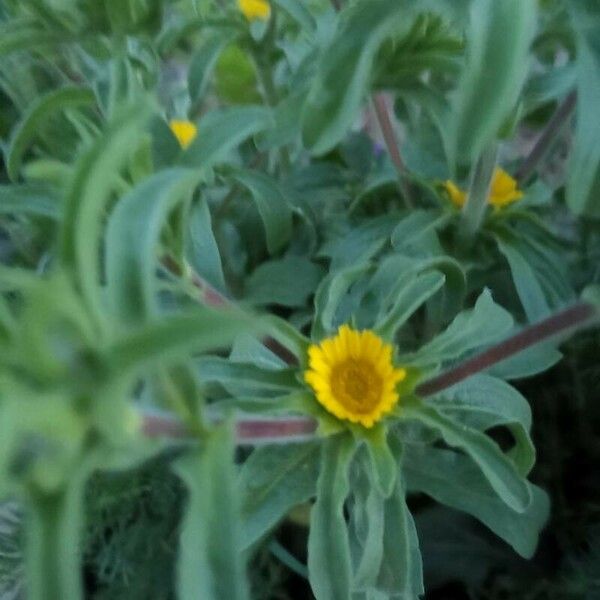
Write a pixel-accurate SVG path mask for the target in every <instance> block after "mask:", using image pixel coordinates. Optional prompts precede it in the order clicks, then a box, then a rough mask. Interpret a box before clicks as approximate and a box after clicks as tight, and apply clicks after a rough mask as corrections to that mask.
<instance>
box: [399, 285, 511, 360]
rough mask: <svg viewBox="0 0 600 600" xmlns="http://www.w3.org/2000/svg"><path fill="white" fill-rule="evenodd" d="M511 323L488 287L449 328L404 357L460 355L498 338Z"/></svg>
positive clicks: (434, 357) (427, 357)
mask: <svg viewBox="0 0 600 600" xmlns="http://www.w3.org/2000/svg"><path fill="white" fill-rule="evenodd" d="M512 326H513V319H512V317H511V316H510V313H508V312H507V311H506V310H504V309H503V308H502V307H501V306H500V305H498V304H496V303H495V302H494V301H493V299H492V295H491V294H490V292H489V290H487V289H486V290H484V291H483V292H482V293H481V295H480V296H479V298H478V299H477V302H476V303H475V306H474V307H473V308H472V309H471V310H465V311H463V312H461V313H460V314H459V315H458V316H457V317H456V318H455V319H454V321H452V323H450V325H449V326H448V327H447V329H446V330H444V331H443V332H442V333H440V334H439V335H438V336H437V337H435V338H434V339H433V340H431V342H429V343H427V344H425V345H424V346H421V348H420V349H419V350H418V351H417V352H415V353H414V354H410V355H407V356H406V357H404V358H403V361H407V362H414V363H416V364H419V365H431V364H435V363H440V362H443V361H446V360H451V359H454V358H458V357H460V356H462V355H463V354H465V353H466V352H468V351H469V350H473V349H475V348H479V347H481V346H485V345H487V344H491V343H493V342H495V341H498V340H499V339H500V338H502V337H503V336H504V335H506V334H507V333H508V332H509V331H510V330H511V328H512Z"/></svg>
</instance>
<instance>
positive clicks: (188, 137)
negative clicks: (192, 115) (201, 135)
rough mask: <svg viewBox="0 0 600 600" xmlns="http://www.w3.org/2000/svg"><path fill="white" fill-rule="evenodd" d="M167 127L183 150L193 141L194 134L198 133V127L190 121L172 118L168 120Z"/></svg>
mask: <svg viewBox="0 0 600 600" xmlns="http://www.w3.org/2000/svg"><path fill="white" fill-rule="evenodd" d="M169 127H170V128H171V131H172V132H173V135H174V136H175V137H176V138H177V141H178V142H179V144H180V146H181V147H182V148H183V149H184V150H185V149H186V148H187V147H188V146H189V145H190V144H191V143H192V142H193V141H194V139H195V138H196V135H198V128H197V127H196V125H194V123H192V122H191V121H179V120H177V119H173V120H172V121H169Z"/></svg>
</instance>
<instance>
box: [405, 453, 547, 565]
mask: <svg viewBox="0 0 600 600" xmlns="http://www.w3.org/2000/svg"><path fill="white" fill-rule="evenodd" d="M403 470H404V473H405V476H406V479H407V483H408V488H409V489H410V490H412V491H419V492H424V493H425V494H427V495H428V496H431V497H432V498H434V499H435V500H437V501H438V502H441V503H442V504H446V505H447V506H450V507H452V508H455V509H457V510H461V511H464V512H467V513H469V514H471V515H473V516H474V517H475V518H477V519H479V520H480V521H481V522H482V523H483V524H484V525H486V526H487V527H489V528H490V529H491V530H492V531H493V532H494V533H495V534H496V535H497V536H499V537H500V538H502V539H503V540H505V541H506V542H507V543H508V544H510V545H511V546H512V547H513V548H514V549H515V551H516V552H518V553H519V554H520V555H521V556H523V557H524V558H531V557H532V556H533V554H534V552H535V549H536V547H537V543H538V538H539V534H540V532H541V530H542V528H543V527H544V525H545V523H546V521H547V519H548V516H549V509H550V502H549V500H548V496H547V495H546V493H545V492H544V491H543V490H541V489H540V488H538V487H536V486H534V485H531V484H530V490H531V495H532V502H531V504H530V505H529V507H528V508H527V510H526V511H525V512H523V513H518V512H515V511H513V510H511V509H510V508H509V507H508V506H506V504H504V503H503V502H502V501H501V500H500V499H499V498H498V497H497V495H496V494H495V492H494V490H493V489H492V488H491V487H490V485H489V484H488V482H487V481H486V480H485V478H484V477H483V476H482V474H481V472H480V471H479V470H478V469H477V467H476V466H475V465H473V463H471V462H470V461H469V460H468V458H466V457H465V456H464V455H462V454H457V453H456V452H451V451H449V450H439V449H433V448H422V449H417V448H416V447H415V448H413V447H410V446H409V447H407V448H406V456H405V460H404V466H403Z"/></svg>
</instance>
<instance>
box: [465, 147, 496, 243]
mask: <svg viewBox="0 0 600 600" xmlns="http://www.w3.org/2000/svg"><path fill="white" fill-rule="evenodd" d="M497 155H498V147H497V145H496V144H495V143H494V144H492V145H491V146H489V147H488V148H486V149H485V150H484V151H483V152H482V153H481V156H480V157H479V160H478V161H477V163H476V164H475V167H474V169H473V172H472V175H471V184H470V186H469V194H468V196H467V201H466V203H465V206H464V207H463V213H462V217H463V235H464V237H466V238H467V239H468V240H469V239H472V238H473V236H474V235H475V234H476V233H477V232H478V231H479V228H480V227H481V224H482V223H483V217H484V215H485V211H486V209H487V201H488V196H489V192H490V183H491V181H492V175H493V174H494V167H495V166H496V158H497Z"/></svg>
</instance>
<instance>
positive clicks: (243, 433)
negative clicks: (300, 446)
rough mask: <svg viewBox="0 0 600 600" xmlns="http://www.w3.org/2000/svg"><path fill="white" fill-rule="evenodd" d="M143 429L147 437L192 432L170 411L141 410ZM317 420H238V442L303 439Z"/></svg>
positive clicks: (180, 434) (188, 435)
mask: <svg viewBox="0 0 600 600" xmlns="http://www.w3.org/2000/svg"><path fill="white" fill-rule="evenodd" d="M141 417H142V431H143V433H144V434H145V435H146V436H148V437H170V438H187V437H191V435H192V433H191V432H190V430H189V428H188V427H187V426H186V425H185V423H183V422H182V421H181V420H180V419H178V418H177V417H175V416H173V415H169V414H157V413H150V412H142V413H141ZM316 429H317V422H316V421H315V420H314V419H311V418H308V417H283V418H277V419H275V418H271V419H268V418H262V419H261V418H256V419H249V418H245V419H239V420H238V421H237V422H236V424H235V437H236V442H237V444H238V445H240V446H241V445H245V444H257V443H261V442H269V441H273V442H275V441H277V440H285V441H296V440H297V441H300V440H303V439H306V438H307V437H311V436H312V435H314V433H315V431H316Z"/></svg>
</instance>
